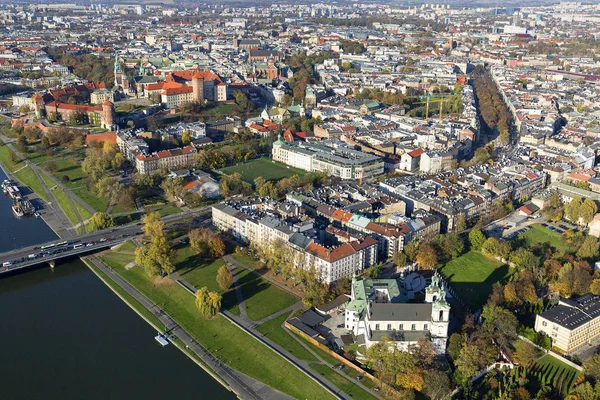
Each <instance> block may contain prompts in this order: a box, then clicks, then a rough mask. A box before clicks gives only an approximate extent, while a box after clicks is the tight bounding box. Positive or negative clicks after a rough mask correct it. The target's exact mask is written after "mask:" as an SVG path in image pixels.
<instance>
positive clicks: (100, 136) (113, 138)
mask: <svg viewBox="0 0 600 400" xmlns="http://www.w3.org/2000/svg"><path fill="white" fill-rule="evenodd" d="M94 141H95V142H98V143H101V142H108V143H114V144H116V143H117V132H108V133H94V134H90V135H87V136H86V137H85V144H90V143H92V142H94Z"/></svg>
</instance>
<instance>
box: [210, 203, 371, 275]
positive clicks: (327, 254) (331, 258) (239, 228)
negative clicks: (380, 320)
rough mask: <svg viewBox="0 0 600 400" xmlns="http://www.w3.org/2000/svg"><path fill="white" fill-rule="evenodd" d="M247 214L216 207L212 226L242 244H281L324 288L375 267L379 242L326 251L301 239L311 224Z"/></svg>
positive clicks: (367, 239) (360, 242)
mask: <svg viewBox="0 0 600 400" xmlns="http://www.w3.org/2000/svg"><path fill="white" fill-rule="evenodd" d="M248 211H249V213H246V212H244V211H241V210H238V209H236V208H234V207H231V206H230V205H227V204H224V203H221V204H216V205H214V206H213V207H212V220H213V224H214V226H215V227H217V228H218V229H220V230H223V231H227V232H229V233H231V234H232V235H233V236H234V237H236V238H237V239H239V240H241V241H245V242H250V243H255V244H258V245H260V246H261V247H266V246H270V245H272V244H273V243H274V242H277V241H279V242H281V243H283V244H284V245H286V246H288V247H289V248H290V249H291V250H293V251H294V252H295V258H294V259H295V260H296V264H297V266H298V267H302V268H306V269H313V268H314V270H315V271H317V273H318V274H319V276H320V277H321V279H322V280H323V282H325V283H327V284H330V283H333V282H335V281H336V280H338V279H341V278H349V277H350V276H352V274H353V273H355V272H361V271H363V270H364V269H366V268H368V267H370V266H372V265H374V264H376V263H377V259H378V258H377V250H378V241H377V240H376V239H374V238H372V237H365V238H363V239H359V240H353V241H351V242H348V243H343V244H341V245H339V246H331V247H326V246H324V245H322V244H319V243H316V242H315V240H314V239H312V238H311V237H309V236H306V235H304V232H306V231H308V230H310V229H312V227H313V224H312V221H304V222H303V223H301V224H296V225H295V226H291V225H289V224H287V223H285V222H284V221H282V220H281V219H279V218H277V217H275V216H272V215H266V216H263V217H261V218H257V217H254V216H252V215H250V214H252V213H251V212H250V210H248Z"/></svg>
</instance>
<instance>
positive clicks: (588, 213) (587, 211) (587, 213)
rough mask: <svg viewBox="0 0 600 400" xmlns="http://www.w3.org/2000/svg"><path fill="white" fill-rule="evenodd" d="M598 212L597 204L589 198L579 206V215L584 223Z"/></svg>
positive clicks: (590, 220) (587, 222)
mask: <svg viewBox="0 0 600 400" xmlns="http://www.w3.org/2000/svg"><path fill="white" fill-rule="evenodd" d="M597 212H598V206H597V205H596V202H595V201H593V200H590V199H586V200H585V201H584V202H583V204H582V205H581V207H580V208H579V216H580V217H581V218H582V219H583V222H584V223H585V224H589V223H590V222H592V220H593V219H594V215H596V213H597Z"/></svg>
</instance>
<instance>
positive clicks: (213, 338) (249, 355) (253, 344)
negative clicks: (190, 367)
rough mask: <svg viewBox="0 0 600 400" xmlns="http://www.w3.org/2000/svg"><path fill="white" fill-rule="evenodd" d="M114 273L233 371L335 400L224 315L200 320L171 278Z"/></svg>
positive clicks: (285, 388)
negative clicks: (165, 313) (160, 306)
mask: <svg viewBox="0 0 600 400" xmlns="http://www.w3.org/2000/svg"><path fill="white" fill-rule="evenodd" d="M114 270H115V271H116V272H117V273H118V274H119V275H121V276H122V277H123V278H125V279H127V281H129V283H131V284H132V285H133V286H135V287H136V288H137V289H138V290H140V291H141V292H142V293H144V295H146V296H147V297H148V298H150V299H151V300H152V301H154V302H155V303H157V304H161V305H162V307H163V309H164V310H165V311H166V312H167V313H168V314H169V315H170V316H171V317H172V318H173V319H174V320H175V321H177V322H178V323H179V324H180V325H181V326H182V327H184V329H186V331H188V332H189V333H190V334H191V335H192V336H193V337H194V338H195V339H196V340H197V341H198V342H199V343H200V344H202V345H203V346H204V347H206V348H207V349H208V351H210V352H211V353H213V354H215V355H216V356H218V357H221V359H222V361H223V362H224V363H227V365H229V366H230V367H231V368H233V369H236V370H238V371H240V372H242V373H244V374H247V375H249V376H251V377H253V378H255V379H258V380H260V381H262V382H264V383H266V384H267V385H269V386H272V387H274V388H275V389H277V390H280V391H282V392H284V393H286V394H288V395H290V396H292V397H294V398H302V399H304V398H306V399H332V398H333V397H332V396H331V395H330V394H329V393H328V392H327V391H325V390H324V389H323V388H322V387H320V386H319V385H318V384H317V383H315V382H314V381H313V380H312V379H310V378H309V377H308V376H306V375H305V374H303V373H302V372H300V371H299V370H298V369H296V367H294V366H292V364H290V363H289V362H287V361H286V360H285V359H283V358H282V357H280V356H279V355H277V354H276V353H274V352H272V351H271V350H270V349H268V348H267V347H266V346H264V345H262V344H260V343H259V342H257V341H256V340H255V339H254V338H252V337H251V336H249V335H248V334H246V333H245V332H243V331H242V330H240V329H239V328H237V327H236V326H235V325H233V324H232V323H230V322H229V321H227V320H226V319H225V318H224V317H222V316H216V317H215V318H213V319H211V320H204V319H202V318H201V317H200V315H199V313H198V311H197V309H196V305H195V304H194V296H192V295H190V294H189V293H188V292H187V291H186V290H185V289H183V288H182V287H180V286H179V285H177V284H175V283H174V282H172V281H171V280H169V279H159V280H156V279H153V278H150V277H149V276H148V275H147V274H146V273H145V272H144V271H143V270H142V269H141V268H138V267H134V268H132V269H130V270H128V271H127V270H125V269H124V268H122V267H115V268H114Z"/></svg>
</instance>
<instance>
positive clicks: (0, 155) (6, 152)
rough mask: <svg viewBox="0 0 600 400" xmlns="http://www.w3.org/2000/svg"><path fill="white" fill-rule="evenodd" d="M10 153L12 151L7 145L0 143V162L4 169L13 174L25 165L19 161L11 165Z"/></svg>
mask: <svg viewBox="0 0 600 400" xmlns="http://www.w3.org/2000/svg"><path fill="white" fill-rule="evenodd" d="M10 153H13V151H12V150H11V149H10V148H9V147H8V146H7V145H5V144H4V142H0V162H2V164H4V166H5V167H6V169H8V170H9V171H10V172H13V171H15V170H17V169H19V168H20V167H22V166H23V165H25V164H24V163H23V162H22V161H19V162H17V163H16V164H13V163H11V162H10Z"/></svg>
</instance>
